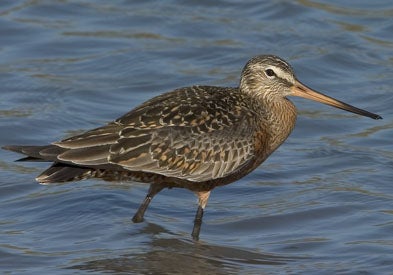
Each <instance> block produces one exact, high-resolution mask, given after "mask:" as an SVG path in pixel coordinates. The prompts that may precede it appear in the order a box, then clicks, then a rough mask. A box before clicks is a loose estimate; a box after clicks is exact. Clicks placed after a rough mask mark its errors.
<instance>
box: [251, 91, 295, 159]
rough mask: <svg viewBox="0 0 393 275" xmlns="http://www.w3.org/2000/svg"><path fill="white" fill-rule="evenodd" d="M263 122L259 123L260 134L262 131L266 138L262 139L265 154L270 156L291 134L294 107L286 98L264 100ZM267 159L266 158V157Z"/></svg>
mask: <svg viewBox="0 0 393 275" xmlns="http://www.w3.org/2000/svg"><path fill="white" fill-rule="evenodd" d="M261 111H262V112H263V116H261V117H263V118H264V119H263V121H260V122H259V125H260V128H261V132H262V131H264V132H265V133H267V134H268V136H266V137H263V138H265V139H266V140H267V144H266V147H267V148H268V150H267V152H268V155H270V154H271V153H272V152H273V151H274V150H276V149H277V148H278V147H279V146H280V145H281V144H282V143H283V142H284V141H285V140H286V139H287V138H288V136H289V135H290V134H291V132H292V130H293V128H294V127H295V123H296V107H295V105H294V104H293V103H292V102H291V101H289V100H288V99H286V98H279V99H278V98H277V99H276V100H269V101H266V99H265V100H264V105H263V108H262V109H261ZM266 157H267V156H266Z"/></svg>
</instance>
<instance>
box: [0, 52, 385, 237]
mask: <svg viewBox="0 0 393 275" xmlns="http://www.w3.org/2000/svg"><path fill="white" fill-rule="evenodd" d="M288 96H299V97H304V98H308V99H311V100H315V101H318V102H322V103H324V104H327V105H331V106H333V107H336V108H340V109H343V110H346V111H349V112H352V113H356V114H359V115H362V116H367V117H370V118H373V119H381V117H380V116H379V115H376V114H373V113H370V112H367V111H365V110H362V109H359V108H356V107H354V106H351V105H348V104H346V103H344V102H341V101H338V100H336V99H334V98H331V97H328V96H326V95H324V94H321V93H318V92H316V91H313V90H312V89H310V88H308V87H307V86H305V85H304V84H302V83H301V82H300V81H298V80H297V79H296V77H295V75H294V72H293V70H292V68H291V66H290V65H289V64H288V63H287V62H285V61H284V60H282V59H281V58H279V57H277V56H273V55H260V56H256V57H254V58H252V59H250V60H249V61H248V62H247V64H246V65H245V67H244V69H243V71H242V74H241V77H240V83H239V86H238V87H236V88H228V87H213V86H192V87H185V88H180V89H176V90H174V91H171V92H168V93H164V94H162V95H160V96H157V97H154V98H152V99H150V100H148V101H146V102H145V103H143V104H142V105H140V106H139V107H137V108H135V109H134V110H132V111H130V112H128V113H127V114H125V115H124V116H122V117H120V118H118V119H116V120H115V121H113V122H111V123H109V124H107V125H105V126H102V127H99V128H96V129H93V130H90V131H87V132H85V133H83V134H80V135H77V136H74V137H71V138H67V139H64V140H62V141H58V142H54V143H52V144H50V145H44V146H19V145H10V146H5V147H3V148H4V149H6V150H11V151H15V152H18V153H22V154H25V155H27V157H25V158H23V159H21V160H23V161H37V160H39V161H48V162H53V164H52V166H51V167H49V168H48V169H47V170H45V171H44V172H43V173H42V174H41V175H39V176H38V177H37V178H36V180H37V181H38V182H40V183H42V184H49V183H53V182H66V181H75V180H82V179H87V178H91V177H97V178H102V179H104V180H132V181H141V182H145V183H150V188H149V191H148V194H147V195H146V198H145V199H144V201H143V202H142V204H141V205H140V207H139V209H138V211H137V212H136V214H135V216H134V217H133V221H134V222H141V221H143V217H144V213H145V211H146V209H147V207H148V205H149V203H150V202H151V200H152V199H153V197H154V196H155V195H156V194H157V193H158V192H160V191H161V190H162V189H163V188H172V187H180V188H187V189H189V190H191V191H193V192H195V193H196V195H197V196H198V200H199V202H198V209H197V212H196V216H195V220H194V228H193V231H192V236H193V238H194V239H196V240H197V239H198V238H199V232H200V227H201V223H202V216H203V211H204V209H205V206H206V203H207V201H208V198H209V195H210V192H211V190H212V189H213V188H215V187H217V186H221V185H225V184H229V183H231V182H234V181H236V180H238V179H240V178H242V177H244V176H245V175H247V174H248V173H250V172H251V171H252V170H254V169H255V168H256V167H258V166H259V165H260V164H261V163H262V162H263V161H264V160H266V158H267V157H268V156H269V155H270V154H271V153H273V152H274V150H276V149H277V148H278V147H279V146H280V145H281V144H282V143H283V142H284V141H285V139H286V138H287V137H288V136H289V134H290V133H291V132H292V130H293V128H294V126H295V121H296V115H297V114H296V108H295V106H294V105H293V104H292V102H291V101H289V100H288V99H287V97H288Z"/></svg>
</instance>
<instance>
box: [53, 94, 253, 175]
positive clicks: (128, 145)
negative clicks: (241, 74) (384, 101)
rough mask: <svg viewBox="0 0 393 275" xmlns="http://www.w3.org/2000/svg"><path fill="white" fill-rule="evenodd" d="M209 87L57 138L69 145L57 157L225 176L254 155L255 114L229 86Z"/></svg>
mask: <svg viewBox="0 0 393 275" xmlns="http://www.w3.org/2000/svg"><path fill="white" fill-rule="evenodd" d="M211 88H212V87H209V88H208V89H207V87H190V88H183V89H182V90H176V91H174V92H172V93H169V94H164V95H162V96H158V97H156V98H153V99H152V100H150V101H148V102H146V103H145V104H143V105H141V106H140V107H138V108H136V109H134V110H133V111H131V112H129V113H127V114H126V115H125V116H123V117H121V118H119V119H118V120H116V121H115V122H113V123H110V124H108V125H106V126H104V127H102V128H97V129H94V130H91V131H89V132H86V133H85V134H82V135H79V136H76V137H73V138H69V139H66V140H63V141H61V142H57V143H55V145H57V146H60V147H62V148H66V149H67V150H66V151H65V152H63V153H61V154H60V155H58V159H59V160H60V161H63V162H71V163H74V164H77V165H85V166H94V165H104V164H112V165H119V166H121V167H122V168H124V169H127V170H130V171H144V172H149V173H156V174H162V175H165V176H168V177H177V178H181V179H187V180H190V181H205V180H210V179H215V178H220V177H225V176H227V175H229V174H230V173H233V172H234V171H237V170H238V169H239V168H240V167H242V166H243V165H244V164H245V163H247V161H249V160H250V159H251V158H252V157H253V156H254V144H253V142H254V138H255V137H254V136H253V135H254V129H253V125H254V123H252V120H253V119H254V116H253V114H252V113H251V112H250V111H249V110H248V108H246V107H247V106H241V105H239V104H238V102H239V101H238V100H239V98H237V95H236V94H237V93H236V92H233V90H231V88H227V89H224V88H221V89H218V88H217V90H214V91H211Z"/></svg>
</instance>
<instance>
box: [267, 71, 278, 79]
mask: <svg viewBox="0 0 393 275" xmlns="http://www.w3.org/2000/svg"><path fill="white" fill-rule="evenodd" d="M265 74H266V75H267V76H268V77H269V78H273V77H275V76H276V73H275V72H274V71H273V70H272V69H266V70H265Z"/></svg>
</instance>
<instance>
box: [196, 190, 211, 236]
mask: <svg viewBox="0 0 393 275" xmlns="http://www.w3.org/2000/svg"><path fill="white" fill-rule="evenodd" d="M195 193H196V195H197V196H198V210H197V212H196V214H195V219H194V228H193V229H192V233H191V236H192V238H193V240H194V241H198V240H199V232H200V231H201V225H202V218H203V211H204V209H205V207H206V204H207V200H208V199H209V195H210V191H204V192H195Z"/></svg>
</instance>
